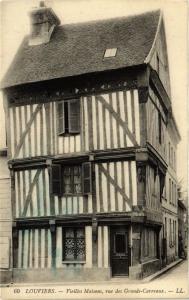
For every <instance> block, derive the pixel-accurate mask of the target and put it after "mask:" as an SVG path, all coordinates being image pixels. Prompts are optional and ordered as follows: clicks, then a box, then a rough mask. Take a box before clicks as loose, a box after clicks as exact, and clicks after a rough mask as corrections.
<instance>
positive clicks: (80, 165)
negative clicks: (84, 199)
mask: <svg viewBox="0 0 189 300" xmlns="http://www.w3.org/2000/svg"><path fill="white" fill-rule="evenodd" d="M85 164H89V170H90V176H89V177H88V179H89V181H90V182H89V183H90V188H89V191H88V192H85V191H84V180H85V177H84V174H83V165H85ZM54 166H56V167H59V169H60V170H61V171H60V174H59V176H60V180H53V177H52V174H53V172H52V170H53V168H54ZM65 167H70V168H71V169H73V171H72V179H73V178H74V167H80V178H81V180H80V183H81V192H78V193H76V192H73V193H65V189H64V168H65ZM92 180H93V176H92V163H91V162H90V161H83V162H74V163H73V162H72V163H71V162H70V163H62V162H61V163H60V162H59V163H58V162H54V163H52V164H51V167H50V172H49V186H50V194H51V195H52V196H60V197H64V196H65V197H69V196H88V195H91V194H92V190H93V185H92ZM55 181H56V182H60V187H59V190H60V192H59V193H56V192H54V191H55V190H57V189H58V188H57V187H54V186H53V182H55ZM72 186H74V181H72ZM73 191H74V189H73Z"/></svg>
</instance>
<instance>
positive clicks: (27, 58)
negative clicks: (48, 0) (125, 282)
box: [2, 6, 172, 281]
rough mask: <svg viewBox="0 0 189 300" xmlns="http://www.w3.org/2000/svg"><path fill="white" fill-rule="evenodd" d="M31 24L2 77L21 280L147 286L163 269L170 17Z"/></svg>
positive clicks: (42, 19) (42, 10)
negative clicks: (118, 281)
mask: <svg viewBox="0 0 189 300" xmlns="http://www.w3.org/2000/svg"><path fill="white" fill-rule="evenodd" d="M30 18H31V33H30V35H29V36H27V37H25V38H24V40H23V42H22V44H21V46H20V48H19V50H18V52H17V54H16V56H15V59H14V61H13V62H12V64H11V66H10V68H9V70H8V72H7V74H6V75H5V77H4V79H3V81H2V88H3V91H4V98H5V100H4V104H5V109H6V121H7V128H8V129H9V130H8V138H7V139H8V150H9V168H10V170H11V180H12V190H11V197H12V214H13V226H12V234H13V265H12V267H13V280H15V281H35V280H37V281H40V280H41V281H45V280H46V281H50V280H55V281H64V280H74V281H77V280H105V279H110V278H111V277H112V276H129V277H130V278H143V277H145V276H147V275H149V274H151V273H153V272H155V271H156V270H159V269H160V268H161V265H162V247H161V245H162V236H161V234H160V231H161V228H162V224H163V212H162V193H163V187H164V182H165V175H166V170H167V162H166V139H167V125H168V122H169V120H170V119H172V115H171V99H170V86H169V71H168V70H169V69H168V60H167V49H166V37H165V29H164V22H163V17H162V14H161V12H160V11H153V12H148V13H144V14H141V15H136V16H130V17H122V18H115V19H108V20H99V21H92V22H86V23H79V24H67V25H66V24H65V25H60V20H59V19H58V17H57V16H56V15H55V13H54V12H53V10H52V9H51V8H47V7H44V6H42V7H39V8H37V9H34V10H33V11H32V12H31V15H30ZM36 275H37V276H36Z"/></svg>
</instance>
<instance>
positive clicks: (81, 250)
mask: <svg viewBox="0 0 189 300" xmlns="http://www.w3.org/2000/svg"><path fill="white" fill-rule="evenodd" d="M75 255H76V257H75V259H76V260H85V239H84V238H77V240H76V252H75Z"/></svg>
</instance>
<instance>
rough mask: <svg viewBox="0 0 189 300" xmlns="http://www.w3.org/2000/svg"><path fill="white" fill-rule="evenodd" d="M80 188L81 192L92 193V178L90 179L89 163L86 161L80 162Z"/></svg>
mask: <svg viewBox="0 0 189 300" xmlns="http://www.w3.org/2000/svg"><path fill="white" fill-rule="evenodd" d="M82 190H83V194H84V195H87V194H90V193H92V179H91V163H90V162H86V163H83V164H82Z"/></svg>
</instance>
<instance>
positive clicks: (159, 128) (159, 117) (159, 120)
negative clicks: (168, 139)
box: [158, 112, 162, 144]
mask: <svg viewBox="0 0 189 300" xmlns="http://www.w3.org/2000/svg"><path fill="white" fill-rule="evenodd" d="M158 131H159V143H160V144H161V142H162V133H161V114H160V112H159V113H158Z"/></svg>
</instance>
